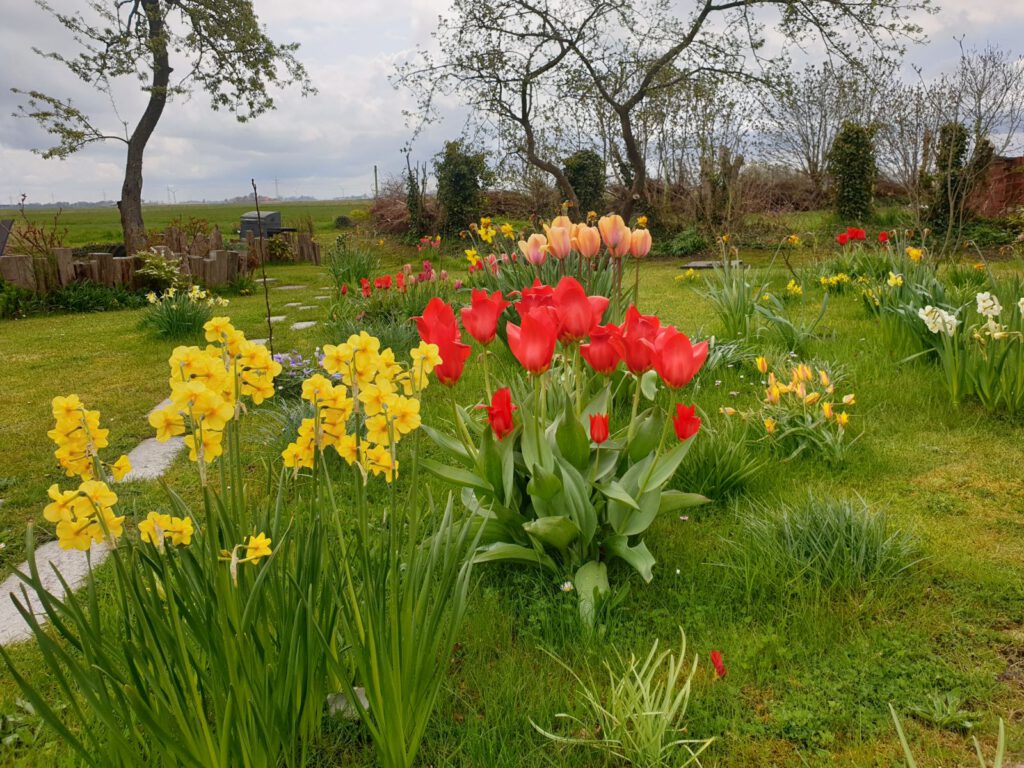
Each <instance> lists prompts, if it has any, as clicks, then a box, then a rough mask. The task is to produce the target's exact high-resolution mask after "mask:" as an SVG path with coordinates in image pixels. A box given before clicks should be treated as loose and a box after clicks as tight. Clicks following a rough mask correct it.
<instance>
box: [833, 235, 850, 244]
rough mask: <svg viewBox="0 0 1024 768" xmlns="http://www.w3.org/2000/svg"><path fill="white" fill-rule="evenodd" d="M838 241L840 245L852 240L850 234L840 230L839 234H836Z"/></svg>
mask: <svg viewBox="0 0 1024 768" xmlns="http://www.w3.org/2000/svg"><path fill="white" fill-rule="evenodd" d="M836 242H837V243H839V244H840V245H846V244H847V243H848V242H850V236H849V235H848V234H846V233H845V232H840V233H839V234H838V235H836Z"/></svg>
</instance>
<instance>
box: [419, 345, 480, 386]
mask: <svg viewBox="0 0 1024 768" xmlns="http://www.w3.org/2000/svg"><path fill="white" fill-rule="evenodd" d="M427 343H429V344H437V352H438V354H439V355H440V356H441V364H440V365H438V366H436V367H435V368H434V375H435V376H437V380H438V381H439V382H441V383H442V384H444V385H445V386H446V387H454V386H455V385H456V384H457V383H458V381H459V379H460V378H462V369H463V368H465V366H466V358H468V357H469V353H470V352H471V351H472V349H473V348H472V347H471V346H469V344H463V343H462V342H461V341H459V340H458V336H456V337H455V338H454V339H453V338H451V337H448V338H440V339H437V340H436V341H428V342H427Z"/></svg>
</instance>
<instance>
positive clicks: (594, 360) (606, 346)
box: [580, 323, 622, 374]
mask: <svg viewBox="0 0 1024 768" xmlns="http://www.w3.org/2000/svg"><path fill="white" fill-rule="evenodd" d="M580 355H581V356H582V357H583V359H584V360H586V361H587V365H589V366H590V367H591V368H593V369H594V370H595V371H597V372H598V373H604V374H609V373H611V372H612V371H614V370H615V369H616V368H618V367H619V361H621V360H622V332H621V331H620V330H619V326H617V325H613V324H612V323H608V325H598V326H595V327H594V329H593V330H591V332H590V342H589V343H587V344H580Z"/></svg>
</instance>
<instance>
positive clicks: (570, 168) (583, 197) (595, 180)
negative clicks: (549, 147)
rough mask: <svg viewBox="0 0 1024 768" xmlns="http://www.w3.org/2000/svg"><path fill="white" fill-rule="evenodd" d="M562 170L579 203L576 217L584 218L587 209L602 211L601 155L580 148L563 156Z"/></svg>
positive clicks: (603, 170)
mask: <svg viewBox="0 0 1024 768" xmlns="http://www.w3.org/2000/svg"><path fill="white" fill-rule="evenodd" d="M563 170H564V171H565V176H566V178H567V179H568V180H569V184H570V185H572V188H573V191H574V192H576V198H577V199H578V200H579V203H580V210H579V211H578V217H579V218H580V219H581V220H582V219H585V218H586V216H587V212H588V211H597V212H598V213H604V212H605V205H604V186H605V165H604V160H602V159H601V156H600V155H599V154H597V152H594V151H593V150H590V149H581V150H580V151H579V152H574V153H573V154H571V155H569V156H568V157H567V158H565V165H564V166H563Z"/></svg>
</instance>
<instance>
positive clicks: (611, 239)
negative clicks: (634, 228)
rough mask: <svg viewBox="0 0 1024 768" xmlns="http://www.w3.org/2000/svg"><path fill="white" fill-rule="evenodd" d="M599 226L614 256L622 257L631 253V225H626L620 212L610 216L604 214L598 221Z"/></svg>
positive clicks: (602, 236) (605, 242)
mask: <svg viewBox="0 0 1024 768" xmlns="http://www.w3.org/2000/svg"><path fill="white" fill-rule="evenodd" d="M597 228H598V229H599V230H600V232H601V239H602V240H604V244H605V245H606V246H608V252H609V253H610V254H611V255H612V256H614V257H616V258H621V257H623V256H625V255H626V254H627V253H629V246H630V242H631V240H632V235H631V233H630V231H629V227H627V226H626V222H624V221H623V220H622V217H621V216H619V214H617V213H614V214H611V215H609V216H602V217H601V219H600V220H599V221H598V222H597Z"/></svg>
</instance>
